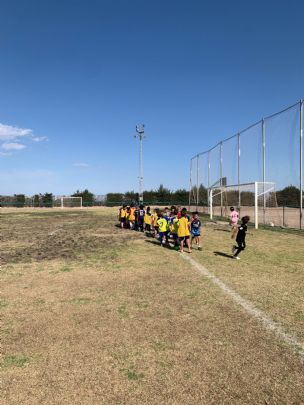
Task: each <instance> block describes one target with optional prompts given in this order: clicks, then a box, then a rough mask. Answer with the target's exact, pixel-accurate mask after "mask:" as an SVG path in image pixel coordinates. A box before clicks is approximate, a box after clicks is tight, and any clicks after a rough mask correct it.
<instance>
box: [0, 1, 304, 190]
mask: <svg viewBox="0 0 304 405" xmlns="http://www.w3.org/2000/svg"><path fill="white" fill-rule="evenodd" d="M303 12H304V4H303V2H301V1H290V2H286V1H280V0H278V1H272V0H268V1H254V2H252V1H244V0H243V1H233V0H232V1H223V0H222V1H217V2H213V1H199V0H195V1H194V0H192V1H191V0H190V1H187V2H185V1H179V0H174V1H173V0H168V1H165V0H163V1H159V0H154V1H143V0H141V1H139V0H86V1H84V0H81V1H80V0H52V1H47V0H35V1H34V0H27V1H24V0H10V1H8V0H6V1H4V0H3V1H1V14H0V51H1V59H0V73H1V74H0V89H1V90H0V94H1V97H0V123H1V125H0V141H1V146H0V152H1V153H0V185H1V188H0V190H1V191H0V193H1V194H14V193H25V194H28V195H31V194H33V193H36V192H46V191H48V192H53V193H54V194H69V193H72V192H74V191H75V190H76V189H83V188H85V187H87V188H89V189H90V190H92V191H93V192H94V193H96V194H104V193H106V192H111V191H126V190H130V189H135V190H136V189H137V183H138V182H137V171H138V145H137V144H136V141H135V140H134V138H133V135H134V133H135V125H136V124H140V123H145V125H146V134H147V139H146V141H145V144H144V154H145V187H146V188H148V189H151V188H155V187H157V186H158V185H159V184H160V183H163V184H164V185H165V186H167V187H169V188H172V189H176V188H180V187H188V182H189V159H190V157H192V156H193V155H194V154H196V153H197V152H198V151H203V150H206V149H208V148H210V147H211V146H212V145H214V144H215V143H216V142H218V141H219V140H221V139H222V138H225V137H228V136H229V135H232V134H234V133H236V132H237V131H238V130H240V129H242V128H245V127H247V126H248V125H250V124H251V123H253V122H255V121H257V120H259V119H260V118H261V117H262V116H265V115H268V114H270V113H273V112H275V111H277V110H280V109H281V108H284V107H286V106H288V105H289V104H293V103H294V102H296V101H297V100H299V99H300V98H302V97H303V96H304V95H303V94H304V92H303V71H304V70H303V69H304V53H303V52H302V48H303ZM288 181H289V179H288Z"/></svg>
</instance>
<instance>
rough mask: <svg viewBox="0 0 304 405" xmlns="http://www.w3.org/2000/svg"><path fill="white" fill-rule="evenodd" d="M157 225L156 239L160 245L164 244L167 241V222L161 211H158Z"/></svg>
mask: <svg viewBox="0 0 304 405" xmlns="http://www.w3.org/2000/svg"><path fill="white" fill-rule="evenodd" d="M157 225H158V239H159V241H160V245H161V246H164V244H165V243H168V222H167V220H166V218H165V217H164V216H163V213H162V212H161V211H160V212H159V213H158V220H157ZM164 239H165V241H164Z"/></svg>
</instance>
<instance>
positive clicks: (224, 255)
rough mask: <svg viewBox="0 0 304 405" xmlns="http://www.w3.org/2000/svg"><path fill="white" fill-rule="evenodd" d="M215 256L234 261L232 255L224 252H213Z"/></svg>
mask: <svg viewBox="0 0 304 405" xmlns="http://www.w3.org/2000/svg"><path fill="white" fill-rule="evenodd" d="M213 253H214V255H215V256H223V257H227V258H228V259H232V255H228V254H227V253H224V252H213Z"/></svg>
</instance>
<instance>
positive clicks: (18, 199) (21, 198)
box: [14, 194, 25, 208]
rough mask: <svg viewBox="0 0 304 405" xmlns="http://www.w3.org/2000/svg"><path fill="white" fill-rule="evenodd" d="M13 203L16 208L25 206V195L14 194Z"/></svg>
mask: <svg viewBox="0 0 304 405" xmlns="http://www.w3.org/2000/svg"><path fill="white" fill-rule="evenodd" d="M14 197H15V203H16V207H18V208H22V207H24V205H25V195H24V194H15V195H14Z"/></svg>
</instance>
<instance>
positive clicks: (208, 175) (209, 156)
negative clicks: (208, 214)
mask: <svg viewBox="0 0 304 405" xmlns="http://www.w3.org/2000/svg"><path fill="white" fill-rule="evenodd" d="M209 189H210V152H208V193H207V199H208V209H209V210H210V208H209V207H210V198H209V192H210V190H209Z"/></svg>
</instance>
